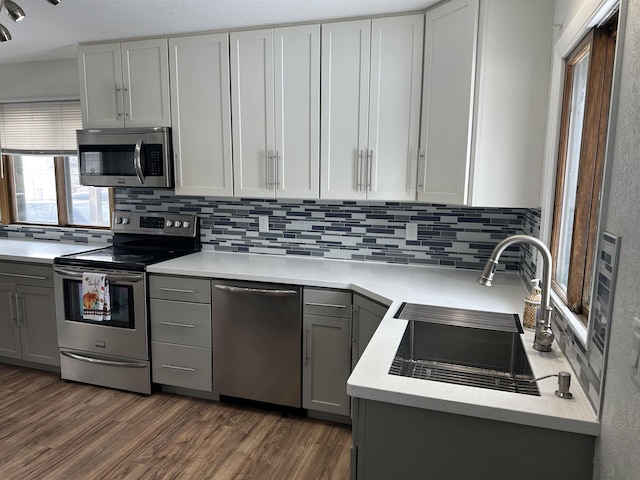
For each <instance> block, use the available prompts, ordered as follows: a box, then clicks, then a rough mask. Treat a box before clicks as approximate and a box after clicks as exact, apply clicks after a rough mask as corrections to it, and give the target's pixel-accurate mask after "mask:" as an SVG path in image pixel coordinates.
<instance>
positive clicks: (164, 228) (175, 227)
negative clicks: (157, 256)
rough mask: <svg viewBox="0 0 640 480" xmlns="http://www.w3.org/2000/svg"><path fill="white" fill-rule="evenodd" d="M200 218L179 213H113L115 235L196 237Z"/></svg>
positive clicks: (112, 224) (112, 227)
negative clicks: (141, 234) (140, 234)
mask: <svg viewBox="0 0 640 480" xmlns="http://www.w3.org/2000/svg"><path fill="white" fill-rule="evenodd" d="M197 226H198V217H197V216H195V215H184V214H179V213H141V212H123V211H116V212H114V213H113V220H112V222H111V230H112V231H113V233H143V234H149V235H171V236H175V237H195V236H196V234H197V232H198V228H197Z"/></svg>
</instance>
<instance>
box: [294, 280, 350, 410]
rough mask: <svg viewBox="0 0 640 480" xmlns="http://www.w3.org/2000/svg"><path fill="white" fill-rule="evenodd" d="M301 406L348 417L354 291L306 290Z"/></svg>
mask: <svg viewBox="0 0 640 480" xmlns="http://www.w3.org/2000/svg"><path fill="white" fill-rule="evenodd" d="M303 302H304V303H303V327H304V330H303V345H302V362H303V363H302V364H303V371H302V406H303V408H306V409H309V410H316V411H322V412H327V413H332V414H337V415H344V416H348V415H349V413H350V411H351V403H350V398H349V396H348V395H347V379H348V378H349V373H350V372H351V358H350V355H351V292H345V291H335V290H324V289H316V288H305V289H304V300H303Z"/></svg>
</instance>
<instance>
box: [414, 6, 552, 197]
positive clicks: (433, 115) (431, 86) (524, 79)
mask: <svg viewBox="0 0 640 480" xmlns="http://www.w3.org/2000/svg"><path fill="white" fill-rule="evenodd" d="M478 12H479V13H478ZM553 12H554V6H553V0H540V1H535V2H532V1H530V0H480V2H479V6H478V0H452V1H450V2H447V3H444V4H442V5H440V6H437V7H435V8H433V9H431V10H429V11H428V12H427V14H426V27H425V45H426V49H425V73H424V95H423V116H422V131H421V152H422V157H421V158H423V161H421V162H420V168H419V178H420V180H419V182H418V199H419V200H420V201H424V202H433V203H448V204H459V205H470V206H480V207H534V208H535V207H539V206H540V185H541V172H542V158H543V150H544V137H545V130H546V112H547V105H548V84H549V76H550V66H551V48H552V47H551V41H552V34H551V26H552V25H553ZM478 18H479V20H478ZM476 57H477V58H476Z"/></svg>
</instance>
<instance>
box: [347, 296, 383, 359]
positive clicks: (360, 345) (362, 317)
mask: <svg viewBox="0 0 640 480" xmlns="http://www.w3.org/2000/svg"><path fill="white" fill-rule="evenodd" d="M353 309H354V315H353V331H352V335H353V349H352V351H351V368H352V369H353V368H355V366H356V363H358V360H360V357H361V356H362V352H364V349H365V348H367V345H368V344H369V340H371V337H373V334H374V333H375V331H376V329H377V328H378V325H380V322H381V321H382V317H384V316H385V314H386V313H387V310H388V308H387V307H385V306H383V305H380V304H379V303H376V302H374V301H372V300H369V299H367V298H365V297H362V296H360V295H353Z"/></svg>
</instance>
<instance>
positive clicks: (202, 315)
mask: <svg viewBox="0 0 640 480" xmlns="http://www.w3.org/2000/svg"><path fill="white" fill-rule="evenodd" d="M149 308H150V311H151V340H153V341H156V342H166V343H176V344H179V345H188V346H192V347H203V348H211V305H209V304H208V303H187V302H174V301H170V300H159V299H157V298H152V299H151V300H150V301H149Z"/></svg>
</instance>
